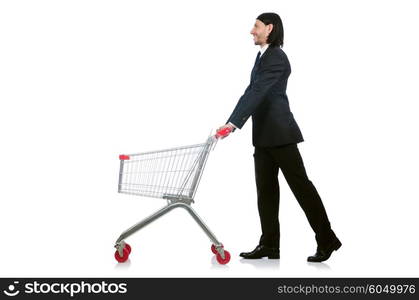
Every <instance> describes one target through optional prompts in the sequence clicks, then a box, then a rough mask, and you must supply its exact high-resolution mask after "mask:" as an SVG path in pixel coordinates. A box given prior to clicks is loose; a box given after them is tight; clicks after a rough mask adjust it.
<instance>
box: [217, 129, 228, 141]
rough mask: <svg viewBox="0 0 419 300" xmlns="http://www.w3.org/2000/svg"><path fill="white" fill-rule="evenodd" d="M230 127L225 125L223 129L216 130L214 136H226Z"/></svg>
mask: <svg viewBox="0 0 419 300" xmlns="http://www.w3.org/2000/svg"><path fill="white" fill-rule="evenodd" d="M230 132H231V129H230V128H228V127H226V128H224V129H221V130H218V131H217V133H216V134H215V137H216V138H217V139H218V138H220V137H226V136H228V135H229V134H230Z"/></svg>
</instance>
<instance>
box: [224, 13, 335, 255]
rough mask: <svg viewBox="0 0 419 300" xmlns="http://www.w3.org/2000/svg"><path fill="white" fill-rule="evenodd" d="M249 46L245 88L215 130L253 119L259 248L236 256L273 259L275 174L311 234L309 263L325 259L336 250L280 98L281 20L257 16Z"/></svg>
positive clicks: (284, 61) (285, 72)
mask: <svg viewBox="0 0 419 300" xmlns="http://www.w3.org/2000/svg"><path fill="white" fill-rule="evenodd" d="M250 33H251V34H252V35H253V39H254V42H255V45H259V46H260V51H259V53H258V55H257V57H256V61H255V65H254V67H253V70H252V73H251V79H250V84H249V86H248V87H247V88H246V90H245V92H244V94H243V96H242V97H241V98H240V100H239V101H238V103H237V105H236V107H235V108H234V110H233V112H232V114H231V116H230V118H229V119H228V120H227V124H226V125H224V126H222V127H220V128H219V129H218V130H227V132H230V131H234V130H235V129H236V128H239V129H241V128H242V127H243V125H244V124H245V123H246V121H247V119H248V118H249V117H250V116H252V120H253V138H252V139H253V146H254V147H255V152H254V155H253V156H254V162H255V175H256V176H255V177H256V188H257V201H258V210H259V216H260V223H261V227H262V236H261V237H260V240H259V245H258V246H257V247H256V248H255V249H254V250H253V251H251V252H244V253H241V254H240V256H242V257H244V258H246V259H256V258H262V257H268V258H273V259H279V236H280V234H279V221H278V212H279V184H278V171H279V169H281V171H282V173H283V174H284V177H285V179H286V181H287V183H288V185H289V187H290V188H291V190H292V192H293V194H294V196H295V197H296V199H297V201H298V203H299V204H300V206H301V208H302V209H303V210H304V213H305V214H306V216H307V219H308V221H309V223H310V226H311V228H312V229H313V231H314V232H315V238H316V241H317V245H318V247H317V251H316V253H315V254H314V255H313V256H309V257H308V259H307V260H308V261H310V262H321V261H325V260H327V259H328V258H329V257H330V255H331V254H332V252H333V251H334V250H337V249H339V248H340V246H341V245H342V244H341V242H340V241H339V239H338V238H337V237H336V235H335V233H334V232H333V231H332V229H331V227H330V223H329V220H328V217H327V214H326V211H325V208H324V206H323V203H322V200H321V199H320V196H319V194H318V193H317V191H316V188H315V187H314V185H313V183H312V182H311V181H310V180H309V179H308V177H307V174H306V171H305V168H304V164H303V160H302V158H301V155H300V153H299V150H298V147H297V143H300V142H303V141H304V140H303V136H302V134H301V132H300V129H299V127H298V125H297V123H296V121H295V120H294V117H293V114H292V113H291V111H290V107H289V103H288V98H287V95H286V87H287V80H288V77H289V75H290V73H291V68H290V64H289V61H288V58H287V56H286V54H285V53H284V51H283V50H282V49H281V47H282V46H283V37H284V33H283V27H282V21H281V18H280V17H279V16H278V15H277V14H275V13H263V14H261V15H260V16H258V17H257V19H256V22H255V24H254V27H253V29H252V30H251V32H250Z"/></svg>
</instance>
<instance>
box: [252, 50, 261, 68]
mask: <svg viewBox="0 0 419 300" xmlns="http://www.w3.org/2000/svg"><path fill="white" fill-rule="evenodd" d="M259 59H260V51H259V52H258V55H257V56H256V60H255V65H254V66H253V67H255V66H256V65H257V63H258V62H259Z"/></svg>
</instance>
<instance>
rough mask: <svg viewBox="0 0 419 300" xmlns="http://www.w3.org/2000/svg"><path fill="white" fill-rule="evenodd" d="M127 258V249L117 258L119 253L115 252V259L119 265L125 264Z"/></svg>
mask: <svg viewBox="0 0 419 300" xmlns="http://www.w3.org/2000/svg"><path fill="white" fill-rule="evenodd" d="M128 257H129V252H128V249H127V248H124V249H122V257H121V256H119V252H118V250H116V251H115V259H116V260H117V261H118V262H119V263H123V262H126V261H127V259H128Z"/></svg>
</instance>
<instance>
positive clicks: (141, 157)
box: [118, 139, 212, 199]
mask: <svg viewBox="0 0 419 300" xmlns="http://www.w3.org/2000/svg"><path fill="white" fill-rule="evenodd" d="M211 144H212V141H211V139H208V141H207V143H204V144H197V145H192V146H186V147H180V148H172V149H167V150H160V151H153V152H146V153H139V154H130V155H128V156H129V159H128V160H121V167H120V174H119V188H118V191H119V192H120V193H125V194H134V195H141V196H146V197H153V198H165V199H173V198H177V199H185V198H186V199H193V197H194V194H195V191H196V188H197V185H198V183H199V180H200V177H201V175H202V171H203V168H204V165H205V162H206V160H207V157H208V153H209V149H210V148H211Z"/></svg>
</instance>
